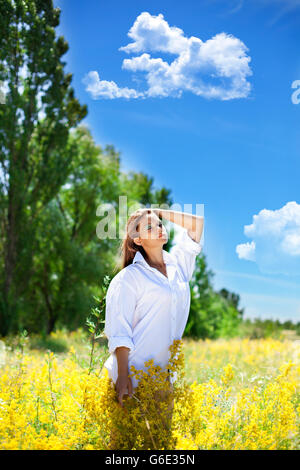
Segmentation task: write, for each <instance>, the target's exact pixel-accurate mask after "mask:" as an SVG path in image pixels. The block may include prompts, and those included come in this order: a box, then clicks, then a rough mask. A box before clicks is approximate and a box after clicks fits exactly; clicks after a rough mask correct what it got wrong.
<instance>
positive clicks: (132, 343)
mask: <svg viewBox="0 0 300 470" xmlns="http://www.w3.org/2000/svg"><path fill="white" fill-rule="evenodd" d="M201 249H202V243H201V241H200V242H199V243H197V242H195V241H194V240H192V238H191V237H190V236H189V234H188V232H187V229H182V231H181V233H180V236H179V240H178V242H177V243H176V244H175V245H174V246H173V247H172V248H171V250H170V252H167V251H166V250H163V259H164V263H165V264H166V270H167V274H168V278H167V277H166V276H164V275H163V274H162V273H161V272H160V271H159V270H158V269H156V268H153V267H151V266H149V264H148V263H147V262H146V260H145V259H144V257H143V255H142V254H141V253H140V252H139V251H138V252H137V253H136V254H135V257H134V259H133V262H132V264H130V265H128V266H126V267H125V268H123V269H121V271H119V272H118V274H116V275H115V277H114V278H113V279H112V280H111V282H110V284H109V287H108V289H107V293H106V312H105V328H104V333H105V335H106V336H107V338H108V348H109V352H110V353H111V355H110V356H109V358H108V359H107V360H106V362H105V364H104V367H106V368H107V370H108V374H109V377H110V378H112V380H113V382H114V383H116V380H117V378H118V362H117V356H116V353H115V349H116V348H117V347H119V346H126V347H127V348H129V349H130V351H129V355H128V369H129V373H131V371H130V366H131V365H134V366H135V367H136V369H142V370H144V371H147V368H145V366H144V362H145V361H148V360H149V359H153V360H154V365H159V366H160V367H161V368H162V369H163V370H166V366H167V364H168V361H169V358H170V351H169V347H170V345H171V344H172V343H173V341H174V339H181V337H182V334H183V332H184V329H185V326H186V323H187V319H188V314H189V310H190V286H189V281H190V280H191V278H192V275H193V272H194V268H195V260H196V256H197V255H198V254H199V253H200V251H201ZM176 378H177V377H176V374H174V377H173V378H172V377H171V382H172V383H173V382H174V381H175V380H176ZM132 385H133V388H135V387H136V386H137V385H138V380H137V379H136V378H135V377H132Z"/></svg>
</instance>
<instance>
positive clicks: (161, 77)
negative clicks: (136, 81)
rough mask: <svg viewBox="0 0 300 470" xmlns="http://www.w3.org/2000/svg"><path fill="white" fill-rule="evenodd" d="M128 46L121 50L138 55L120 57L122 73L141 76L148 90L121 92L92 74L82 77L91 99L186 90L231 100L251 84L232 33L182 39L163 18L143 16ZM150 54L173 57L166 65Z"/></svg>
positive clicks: (175, 93) (172, 93) (243, 48)
mask: <svg viewBox="0 0 300 470" xmlns="http://www.w3.org/2000/svg"><path fill="white" fill-rule="evenodd" d="M128 36H129V37H130V38H131V39H132V42H131V43H129V44H127V46H122V47H120V48H119V50H120V51H123V52H126V53H127V54H130V53H135V54H138V53H141V55H139V56H135V57H132V58H130V59H124V60H123V63H122V69H124V70H129V71H131V72H144V73H145V79H146V82H147V85H148V89H147V90H145V91H144V92H138V91H136V90H134V89H129V88H119V87H118V85H117V84H116V83H115V82H113V81H106V80H100V78H99V75H98V73H97V72H96V71H91V72H89V73H88V74H87V75H86V76H85V77H84V79H83V81H84V83H85V84H87V88H86V90H87V91H88V92H90V93H91V95H92V97H93V98H109V99H113V98H120V97H125V98H148V97H167V96H172V97H180V96H181V95H182V92H183V91H190V92H192V93H194V94H196V95H199V96H203V97H204V98H217V99H220V100H230V99H234V98H245V97H247V96H248V95H249V92H250V90H251V85H250V83H249V82H248V81H247V76H249V75H252V71H251V69H250V67H249V62H250V61H251V58H250V57H249V56H248V55H247V51H248V48H247V47H246V46H245V44H244V43H243V42H242V41H241V40H240V39H238V38H236V37H235V36H233V35H232V34H227V33H225V32H221V33H219V34H216V35H215V36H213V37H212V38H211V39H208V40H207V41H202V40H201V39H200V38H198V37H195V36H190V37H186V36H184V32H183V30H182V29H180V28H177V27H175V26H169V24H168V22H167V21H166V20H165V19H164V16H163V15H162V14H161V13H160V14H158V15H157V16H155V15H150V13H148V12H143V13H141V14H140V15H139V16H138V17H137V18H136V20H135V22H134V24H133V26H132V27H131V28H130V30H129V32H128ZM149 52H152V53H165V54H173V55H176V56H177V57H176V58H175V59H174V60H173V61H172V62H171V63H170V64H169V63H168V62H167V61H164V60H163V59H162V58H160V57H159V58H153V57H151V56H150V54H149Z"/></svg>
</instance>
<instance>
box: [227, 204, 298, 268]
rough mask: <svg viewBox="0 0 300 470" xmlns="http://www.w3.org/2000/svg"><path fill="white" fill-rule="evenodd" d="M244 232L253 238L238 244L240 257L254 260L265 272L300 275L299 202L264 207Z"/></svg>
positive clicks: (237, 249) (237, 248)
mask: <svg viewBox="0 0 300 470" xmlns="http://www.w3.org/2000/svg"><path fill="white" fill-rule="evenodd" d="M244 233H245V235H246V236H247V237H249V238H252V239H253V240H252V241H251V243H248V242H247V243H243V244H240V245H237V247H236V252H237V254H238V256H239V258H241V259H247V260H249V261H255V262H256V263H257V265H258V267H259V269H260V270H261V272H264V273H268V274H271V273H272V274H273V273H277V274H285V275H299V274H300V204H297V203H296V202H295V201H292V202H288V203H287V204H286V205H285V206H283V207H282V208H281V209H278V210H267V209H263V210H261V211H260V212H259V214H258V215H254V216H253V223H252V224H250V225H245V227H244Z"/></svg>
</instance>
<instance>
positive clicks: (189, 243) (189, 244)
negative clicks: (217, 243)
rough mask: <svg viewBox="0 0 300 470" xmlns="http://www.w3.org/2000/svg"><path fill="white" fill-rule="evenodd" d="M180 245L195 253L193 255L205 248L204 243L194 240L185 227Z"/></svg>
mask: <svg viewBox="0 0 300 470" xmlns="http://www.w3.org/2000/svg"><path fill="white" fill-rule="evenodd" d="M178 245H180V246H181V247H182V248H184V249H185V250H186V251H187V252H189V253H191V254H193V255H198V254H199V253H200V251H201V250H202V248H203V243H202V241H201V240H200V241H199V242H196V241H195V240H193V239H192V238H191V237H190V236H189V234H188V231H187V229H186V228H185V229H183V230H182V232H181V234H180V238H179V241H178Z"/></svg>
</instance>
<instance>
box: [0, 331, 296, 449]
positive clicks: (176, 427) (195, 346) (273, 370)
mask: <svg viewBox="0 0 300 470" xmlns="http://www.w3.org/2000/svg"><path fill="white" fill-rule="evenodd" d="M299 344H300V342H299V340H290V339H286V338H281V339H271V338H268V339H255V340H250V339H245V338H244V339H238V338H235V339H231V340H223V339H219V340H213V341H212V340H199V341H195V340H191V339H186V338H184V339H183V340H182V341H180V342H178V343H176V344H175V346H176V347H175V349H173V353H174V354H173V353H172V354H173V356H172V357H173V359H174V358H175V359H174V360H173V363H171V366H172V370H174V371H177V372H178V374H179V375H178V377H179V378H178V380H177V381H176V382H175V386H174V410H173V419H172V429H171V430H166V429H164V427H163V424H162V422H159V423H158V420H157V403H152V402H151V400H152V398H153V395H151V393H150V390H152V389H154V388H155V387H156V385H157V383H158V382H159V380H160V377H162V381H161V383H160V384H161V386H162V387H163V386H164V385H163V384H164V383H165V382H164V376H163V372H162V371H161V370H160V368H157V367H155V364H153V363H151V361H150V362H149V364H148V374H142V375H140V377H141V376H142V380H141V386H140V389H138V391H137V393H136V396H135V398H136V399H135V400H133V399H132V400H127V401H125V407H124V409H123V410H122V409H121V408H120V406H119V405H118V403H117V399H116V394H115V390H114V389H113V387H111V383H110V381H109V378H108V376H107V374H105V373H104V372H105V370H103V369H102V365H103V364H104V361H105V360H106V358H107V357H108V356H109V353H108V350H107V345H106V341H105V340H103V339H102V338H100V339H99V341H97V343H96V347H95V351H94V356H95V357H94V359H93V367H92V368H89V364H91V361H90V354H91V347H90V343H89V341H88V335H87V333H86V332H85V331H84V330H83V329H79V330H77V331H75V332H71V333H68V332H67V331H66V330H59V331H56V332H54V333H52V334H51V335H50V336H49V337H48V338H44V339H42V338H38V337H37V336H32V337H27V338H21V339H20V338H17V337H11V338H6V339H2V342H1V348H0V449H65V450H69V449H74V450H76V449H108V448H110V447H109V446H110V435H111V429H112V427H113V426H116V427H117V429H116V431H117V432H119V440H118V441H117V442H118V443H117V446H118V447H117V448H118V449H145V448H146V449H164V448H166V449H222V450H226V449H236V450H237V449H250V450H255V449H270V450H272V449H290V450H295V449H299V448H300V441H299V411H300V394H299V377H300V346H299ZM176 348H177V349H176ZM51 349H52V351H51ZM53 350H54V351H55V352H53ZM176 351H177V355H176ZM131 372H132V371H131ZM140 374H141V372H140ZM154 379H155V380H154ZM151 397H152V398H151ZM152 401H153V400H152ZM143 403H144V404H145V408H144V407H142V404H143ZM161 407H162V408H161V410H160V411H161V413H160V415H161V416H163V413H164V412H165V411H166V410H165V408H164V404H163V403H162V404H161ZM133 435H134V440H133Z"/></svg>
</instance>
